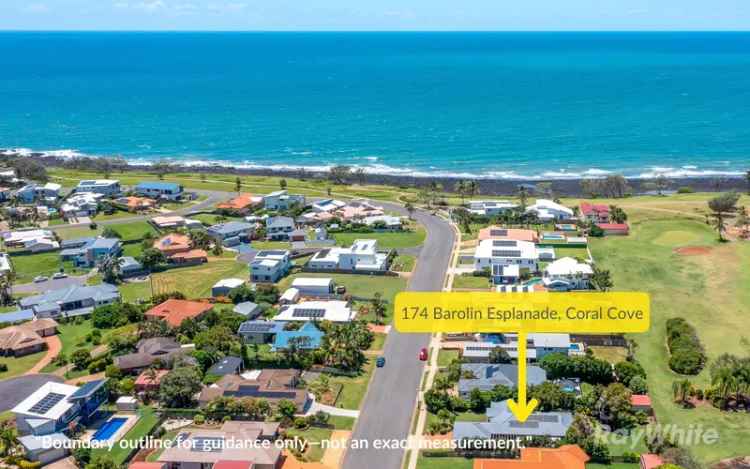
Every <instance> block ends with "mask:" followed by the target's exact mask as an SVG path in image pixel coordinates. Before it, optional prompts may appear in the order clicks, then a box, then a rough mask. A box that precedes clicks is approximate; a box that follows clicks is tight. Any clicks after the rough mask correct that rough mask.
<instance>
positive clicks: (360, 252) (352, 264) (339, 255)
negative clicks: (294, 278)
mask: <svg viewBox="0 0 750 469" xmlns="http://www.w3.org/2000/svg"><path fill="white" fill-rule="evenodd" d="M307 267H308V268H309V269H315V270H352V271H379V270H388V253H387V252H381V251H379V250H378V241H377V240H375V239H357V240H355V241H354V243H352V245H351V247H348V248H341V247H333V248H327V249H322V250H320V251H318V252H316V253H315V255H314V256H313V257H312V258H311V259H310V260H309V261H308V262H307Z"/></svg>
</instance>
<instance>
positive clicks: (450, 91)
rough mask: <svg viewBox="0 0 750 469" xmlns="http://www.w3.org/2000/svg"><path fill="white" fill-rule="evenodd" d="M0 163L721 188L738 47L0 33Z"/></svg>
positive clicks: (735, 101)
mask: <svg viewBox="0 0 750 469" xmlns="http://www.w3.org/2000/svg"><path fill="white" fill-rule="evenodd" d="M0 64H2V71H1V72H0V148H15V149H22V150H21V151H47V152H50V154H55V155H66V156H68V155H69V156H74V155H92V156H104V157H106V156H114V155H119V156H122V157H125V158H126V159H128V160H131V161H133V162H136V163H148V162H153V161H157V160H165V159H169V160H178V161H181V162H185V163H196V164H207V163H208V164H212V163H218V164H226V165H231V166H245V167H274V168H279V169H287V168H293V167H302V166H304V167H308V168H310V169H322V168H326V167H330V166H331V165H336V164H346V165H351V166H357V167H364V168H365V169H366V170H367V171H371V172H375V173H383V174H416V175H441V176H447V175H455V176H465V177H480V178H481V177H486V178H578V177H587V176H600V175H604V174H609V173H621V174H625V175H627V176H630V177H648V176H653V175H655V174H666V175H668V176H670V177H680V176H684V177H688V176H703V175H729V176H731V175H740V174H742V173H743V172H744V171H746V170H747V169H748V168H749V167H750V33H131V32H127V33H126V32H122V33H116V32H113V33H85V32H81V33H69V32H48V33H32V32H3V33H0Z"/></svg>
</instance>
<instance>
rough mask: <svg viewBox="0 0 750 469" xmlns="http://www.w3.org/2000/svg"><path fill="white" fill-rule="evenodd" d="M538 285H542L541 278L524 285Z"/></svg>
mask: <svg viewBox="0 0 750 469" xmlns="http://www.w3.org/2000/svg"><path fill="white" fill-rule="evenodd" d="M538 283H542V279H540V278H532V279H531V280H529V281H528V282H526V283H524V285H536V284H538Z"/></svg>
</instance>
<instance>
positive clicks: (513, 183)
mask: <svg viewBox="0 0 750 469" xmlns="http://www.w3.org/2000/svg"><path fill="white" fill-rule="evenodd" d="M3 154H4V156H6V157H10V158H13V157H24V158H32V159H35V160H37V161H39V162H41V163H43V164H44V165H45V166H47V167H64V168H71V167H76V168H79V169H91V170H97V169H99V168H98V165H99V163H100V162H101V160H102V158H90V157H79V158H73V159H71V158H63V157H58V156H49V155H45V154H44V153H31V154H24V155H21V154H13V153H10V152H8V151H6V152H5V153H3ZM72 161H75V162H76V164H75V165H73V164H71V162H72ZM148 168H149V166H144V165H142V164H132V163H127V162H124V161H123V160H120V163H119V164H118V166H117V170H120V169H124V170H125V171H148ZM169 168H170V169H169V173H184V172H190V173H206V174H236V175H252V176H274V177H290V178H302V179H328V178H330V173H328V172H319V171H318V172H315V171H310V170H292V169H289V170H278V169H271V168H268V169H263V168H233V167H227V166H221V165H207V166H197V165H193V164H191V165H180V164H179V162H170V164H169ZM362 177H363V182H365V183H366V184H377V185H387V186H396V187H409V188H413V187H418V188H419V187H427V186H430V185H431V184H432V183H438V184H440V185H441V186H442V187H443V190H444V191H445V192H455V190H454V188H455V186H456V183H457V182H458V181H461V180H466V178H458V177H441V176H434V177H425V176H418V177H417V176H407V175H389V174H374V173H367V174H365V175H364V176H362ZM348 180H349V181H350V182H360V179H359V176H357V175H354V174H352V175H351V176H350V177H349V178H348ZM583 180H584V179H583V178H579V179H554V178H551V179H544V180H541V179H474V181H475V182H476V183H477V186H478V188H479V194H482V195H510V194H515V193H517V192H518V188H519V187H520V186H522V185H523V186H526V187H528V189H529V190H530V192H531V193H533V190H534V188H535V187H537V186H538V185H539V184H540V183H549V184H550V185H551V192H553V193H554V194H555V195H558V196H572V197H577V196H585V195H586V194H584V191H583V190H582V187H581V181H583ZM654 181H655V180H653V179H634V178H630V179H627V182H628V185H629V186H630V193H632V194H646V193H652V192H654V190H655V189H654V187H653V186H654ZM747 186H748V182H747V180H746V179H745V178H743V177H730V176H720V177H708V176H706V177H685V178H669V179H667V180H666V184H665V187H664V188H663V190H664V191H665V192H668V191H677V190H678V189H679V188H686V187H689V188H690V189H692V190H693V191H696V192H724V191H730V190H737V191H745V190H747Z"/></svg>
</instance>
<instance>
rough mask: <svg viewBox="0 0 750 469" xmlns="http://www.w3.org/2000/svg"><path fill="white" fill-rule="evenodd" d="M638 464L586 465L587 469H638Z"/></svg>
mask: <svg viewBox="0 0 750 469" xmlns="http://www.w3.org/2000/svg"><path fill="white" fill-rule="evenodd" d="M640 467H641V466H640V464H638V463H637V462H616V463H612V464H586V469H638V468H640Z"/></svg>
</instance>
